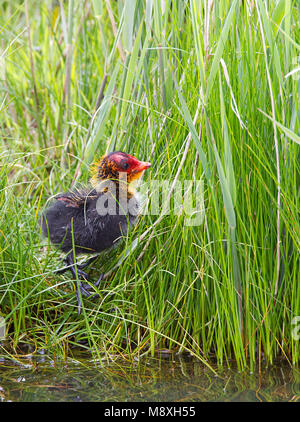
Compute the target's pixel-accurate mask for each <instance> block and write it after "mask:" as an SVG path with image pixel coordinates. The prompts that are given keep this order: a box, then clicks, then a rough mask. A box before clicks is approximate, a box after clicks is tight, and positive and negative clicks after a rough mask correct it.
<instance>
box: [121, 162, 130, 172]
mask: <svg viewBox="0 0 300 422" xmlns="http://www.w3.org/2000/svg"><path fill="white" fill-rule="evenodd" d="M128 167H129V164H128V163H127V162H126V161H125V162H123V163H122V168H123V169H124V170H127V169H128Z"/></svg>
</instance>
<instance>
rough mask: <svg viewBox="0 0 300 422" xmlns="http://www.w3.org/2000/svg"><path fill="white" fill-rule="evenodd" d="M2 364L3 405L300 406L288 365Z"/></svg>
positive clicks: (153, 361) (170, 358)
mask: <svg viewBox="0 0 300 422" xmlns="http://www.w3.org/2000/svg"><path fill="white" fill-rule="evenodd" d="M22 362H23V363H25V366H24V364H21V365H20V364H16V363H11V362H7V361H2V362H1V361H0V401H1V400H2V401H8V400H10V401H142V402H147V401H180V402H185V401H188V402H190V401H298V400H299V399H300V390H299V380H300V377H299V371H298V370H297V369H295V368H291V367H289V366H288V365H287V364H286V363H285V362H281V363H278V364H277V365H274V366H272V368H262V369H261V373H260V374H259V373H258V372H257V373H253V374H249V373H247V372H241V373H240V372H238V371H237V370H235V369H223V370H220V369H219V368H214V369H216V371H217V372H218V374H219V375H218V376H216V375H214V374H213V373H212V372H211V371H210V370H209V369H208V368H207V367H205V366H203V364H202V363H201V362H199V361H198V360H195V359H194V358H190V357H187V356H174V355H166V356H160V357H158V358H149V357H148V358H145V357H144V358H142V359H141V360H140V361H138V362H136V361H134V362H124V361H123V360H122V361H121V360H119V361H117V362H114V363H112V364H109V365H106V366H105V367H104V368H103V367H101V366H99V365H95V364H93V363H91V362H90V361H89V360H87V359H82V358H81V359H80V360H78V359H69V360H68V361H67V362H60V361H55V362H54V361H51V360H50V359H48V358H47V357H45V356H43V357H42V356H41V358H39V359H36V358H35V359H28V360H27V361H26V362H25V361H22Z"/></svg>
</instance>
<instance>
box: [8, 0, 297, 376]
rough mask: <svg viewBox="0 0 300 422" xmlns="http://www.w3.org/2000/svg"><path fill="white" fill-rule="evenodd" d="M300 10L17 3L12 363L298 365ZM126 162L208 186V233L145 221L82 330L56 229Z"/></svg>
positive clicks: (12, 50)
mask: <svg viewBox="0 0 300 422" xmlns="http://www.w3.org/2000/svg"><path fill="white" fill-rule="evenodd" d="M213 3H214V6H213V5H212V4H213ZM265 5H267V9H266V8H265ZM162 6H163V9H162ZM297 7H298V6H297V2H296V1H271V0H270V1H266V2H263V1H262V0H256V1H244V2H241V1H228V0H222V1H219V2H211V1H199V2H198V1H196V0H195V1H194V0H191V1H184V0H173V1H172V2H171V1H170V0H165V1H159V0H152V1H147V2H143V1H126V3H125V6H124V1H121V0H119V1H108V0H106V1H100V0H95V1H94V2H92V1H86V2H76V1H69V2H61V3H59V2H53V1H52V2H51V1H45V2H42V3H41V2H36V1H29V0H28V1H27V2H26V1H25V3H22V2H17V1H2V2H1V6H0V26H1V30H0V31H1V32H0V38H1V51H2V52H1V74H0V78H1V82H0V84H1V85H0V96H1V97H0V104H1V106H0V122H1V129H0V130H1V135H0V136H1V151H0V152H1V167H0V183H1V190H0V205H1V214H0V314H1V315H2V316H3V317H5V321H6V327H7V341H6V342H5V343H3V346H1V353H11V354H12V355H15V356H16V355H18V353H20V350H21V349H20V345H21V344H22V343H24V342H25V343H30V344H32V346H33V349H34V350H38V349H40V348H46V349H47V352H48V353H55V354H56V355H62V356H66V355H68V354H69V353H71V348H72V347H74V346H76V347H82V348H91V350H92V352H93V354H94V355H95V356H98V357H100V356H103V355H105V356H111V355H114V354H120V353H121V354H122V355H124V356H125V355H126V356H128V355H132V354H142V353H144V352H148V351H151V352H152V353H154V352H155V350H156V349H158V348H159V349H161V348H170V349H176V350H178V351H189V352H190V353H192V354H193V355H196V356H198V357H199V358H200V359H203V360H205V361H207V362H209V361H210V359H212V358H214V357H216V358H217V361H218V362H219V363H220V364H225V363H226V364H227V362H229V361H230V360H231V359H235V360H236V361H237V363H238V365H239V367H240V368H243V367H245V366H247V365H249V366H250V367H251V368H253V367H254V366H255V365H256V364H257V365H260V364H261V356H262V353H263V358H264V359H265V360H266V362H267V363H268V364H270V363H272V362H273V361H274V359H275V358H276V357H278V356H283V357H284V358H285V359H287V360H288V361H289V362H291V363H294V364H295V363H297V362H298V360H299V340H297V338H296V336H293V335H292V333H293V328H295V327H294V326H293V318H294V317H295V316H297V315H300V306H299V305H300V294H299V293H300V292H299V288H300V287H299V272H300V271H299V270H300V259H299V243H300V224H299V201H300V194H299V182H300V178H299V168H300V160H299V155H300V154H299V151H300V150H299V143H300V138H299V127H300V125H299V84H300V82H299V80H300V78H299V75H300V73H299V69H298V71H295V72H294V73H292V74H290V72H292V71H293V70H294V69H296V68H297V67H298V66H299V60H298V62H297V57H299V56H300V45H299V44H300V40H299V9H298V8H297ZM103 95H104V97H103ZM114 149H121V150H125V151H128V152H130V153H132V154H134V155H136V156H137V157H138V158H140V159H143V160H149V161H151V162H152V168H151V170H150V171H147V173H146V174H145V177H144V181H145V182H146V181H150V180H170V181H171V183H172V182H173V181H174V180H178V181H183V180H200V179H201V178H202V179H203V181H204V205H205V218H204V221H203V224H202V225H200V226H195V227H190V226H187V225H186V224H185V217H186V216H185V214H184V213H181V214H179V215H176V214H174V213H171V215H161V216H160V215H145V216H143V217H142V218H141V219H140V222H139V225H138V226H137V228H136V230H135V232H134V233H131V234H130V235H129V236H128V239H126V243H125V246H123V247H121V248H119V249H117V250H115V251H113V253H112V254H111V255H110V259H109V260H108V259H107V257H106V258H104V257H103V258H100V259H99V260H98V261H97V264H96V265H94V266H95V267H96V270H95V277H96V276H97V272H98V273H99V271H102V270H104V271H106V272H107V271H109V270H110V269H111V268H114V270H113V271H112V272H111V273H109V274H108V277H107V280H106V282H105V283H104V284H103V285H101V286H100V288H99V294H100V299H99V300H95V301H94V302H93V301H90V300H84V305H85V309H84V312H83V314H82V315H80V316H78V315H77V310H76V297H75V294H74V288H73V286H74V284H73V282H72V280H71V277H70V276H69V275H68V274H67V273H66V275H63V276H62V275H60V276H58V275H54V274H53V269H54V268H56V267H57V265H61V264H60V263H59V259H60V254H59V252H58V251H57V250H55V248H53V247H48V246H49V245H48V242H47V240H46V239H43V238H42V236H41V232H40V227H39V216H40V213H41V212H42V210H43V209H44V208H45V207H46V205H47V199H48V198H49V197H51V196H52V195H55V194H57V193H58V192H61V191H64V190H66V189H68V188H69V187H70V186H71V185H74V183H77V182H80V183H85V182H87V181H88V177H89V171H88V169H89V164H90V163H91V161H92V160H93V159H94V157H99V156H100V155H102V154H103V153H105V152H106V151H111V150H114ZM163 208H164V207H163V204H162V205H161V211H163ZM139 236H141V240H140V242H137V241H136V239H137V238H138V237H139ZM124 252H125V255H126V257H125V258H126V259H122V258H124ZM120 261H122V263H121V265H118V266H117V264H118V263H120ZM294 331H297V330H294ZM293 337H294V338H293ZM5 350H6V351H5Z"/></svg>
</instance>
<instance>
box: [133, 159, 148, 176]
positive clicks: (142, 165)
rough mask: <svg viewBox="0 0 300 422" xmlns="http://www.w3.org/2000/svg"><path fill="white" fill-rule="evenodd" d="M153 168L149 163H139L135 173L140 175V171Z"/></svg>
mask: <svg viewBox="0 0 300 422" xmlns="http://www.w3.org/2000/svg"><path fill="white" fill-rule="evenodd" d="M149 167H151V163H148V162H146V161H139V164H138V165H137V166H136V167H135V169H134V171H135V172H137V173H139V172H140V171H144V170H146V169H148V168H149Z"/></svg>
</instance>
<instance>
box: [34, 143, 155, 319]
mask: <svg viewBox="0 0 300 422" xmlns="http://www.w3.org/2000/svg"><path fill="white" fill-rule="evenodd" d="M149 167H150V163H148V162H143V161H139V160H137V159H136V158H135V157H133V156H132V155H129V154H126V153H124V152H122V151H115V152H112V153H110V154H108V155H106V156H104V157H102V158H101V159H100V160H99V161H98V162H96V163H95V164H94V165H93V167H92V178H91V188H90V189H89V190H88V189H81V190H75V191H69V192H66V193H63V194H59V195H57V196H56V198H55V199H56V202H55V203H54V204H53V205H52V206H50V207H49V208H48V209H47V210H46V211H45V213H44V214H43V216H42V228H43V233H44V235H45V236H49V238H50V241H51V243H53V244H54V245H56V246H58V247H59V248H60V249H61V250H62V251H63V252H65V253H66V254H67V255H66V258H65V262H66V263H67V264H68V268H66V269H63V270H59V271H58V272H61V273H62V272H64V271H66V270H67V269H70V270H71V271H72V273H73V275H74V277H75V278H76V269H77V275H78V278H80V279H85V280H88V279H89V278H88V275H87V274H86V273H85V272H84V271H83V268H85V267H86V266H88V265H89V264H90V263H91V262H92V261H93V260H94V259H96V258H97V256H96V257H92V258H91V259H89V260H88V261H87V262H85V263H83V264H81V265H79V264H76V256H77V255H79V254H82V253H84V254H95V253H96V254H97V253H99V252H102V251H104V250H105V249H109V248H111V247H113V246H114V245H115V244H116V243H117V242H118V240H119V239H120V238H121V237H122V236H124V235H126V233H127V231H128V227H130V226H132V225H133V224H134V223H135V222H136V219H137V215H138V210H139V201H138V197H137V195H136V194H135V190H134V189H132V182H133V181H135V180H137V179H139V178H140V177H141V176H142V174H143V172H144V170H146V169H147V168H149ZM73 245H74V248H73ZM74 250H75V254H74V253H73V252H74ZM75 266H76V267H77V268H75ZM102 277H103V274H101V275H100V277H99V279H98V280H97V282H96V283H94V285H95V286H97V285H98V284H99V282H100V281H101V279H102ZM78 287H79V289H80V291H81V294H82V295H84V296H87V297H88V296H90V295H91V293H90V292H89V291H88V287H85V285H84V284H83V283H82V282H81V281H80V282H79V284H78ZM78 287H77V286H76V297H77V302H78V313H80V312H81V300H80V294H79V291H78Z"/></svg>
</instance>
